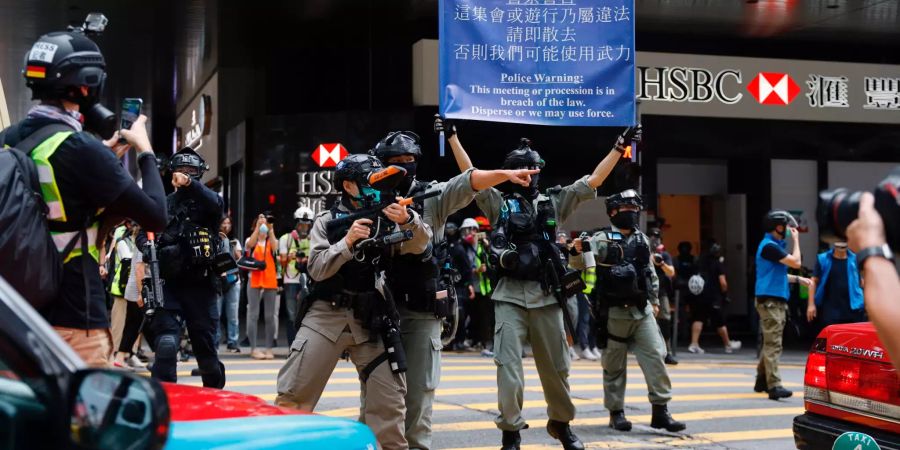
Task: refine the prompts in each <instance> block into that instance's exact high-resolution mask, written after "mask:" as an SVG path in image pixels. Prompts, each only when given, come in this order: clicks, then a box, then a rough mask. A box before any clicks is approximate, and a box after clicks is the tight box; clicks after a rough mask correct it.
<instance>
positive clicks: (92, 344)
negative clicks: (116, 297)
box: [0, 14, 166, 367]
mask: <svg viewBox="0 0 900 450" xmlns="http://www.w3.org/2000/svg"><path fill="white" fill-rule="evenodd" d="M94 18H96V19H99V18H102V21H101V22H102V23H98V22H96V21H94V20H92V19H94ZM105 23H106V18H105V17H103V16H102V15H99V14H92V15H91V16H89V20H88V22H86V23H85V25H84V27H81V28H70V31H64V32H54V33H50V34H46V35H44V36H41V37H40V38H39V39H38V41H37V42H35V44H34V45H33V46H32V48H31V50H30V51H29V52H28V54H26V55H25V67H24V68H23V69H24V70H23V71H22V73H23V74H24V77H25V82H26V85H27V86H28V87H29V88H30V89H31V92H32V98H33V99H34V100H38V104H37V105H35V106H33V107H32V108H31V109H30V110H29V111H28V114H27V116H26V117H25V119H24V120H22V121H21V122H19V123H18V124H16V125H13V126H11V127H10V128H7V129H6V130H4V131H3V132H2V134H0V148H2V147H4V146H8V147H14V148H16V149H18V150H21V151H22V152H24V153H26V154H27V155H28V157H30V159H31V160H32V161H33V166H32V167H34V166H36V167H37V169H38V172H39V173H41V174H42V175H41V177H40V191H39V194H40V195H41V196H42V197H43V200H44V203H45V204H46V206H47V210H48V212H49V213H48V214H47V219H48V224H49V230H50V234H51V236H52V238H53V243H54V244H55V247H56V250H57V251H58V252H59V256H60V258H59V261H60V262H61V263H62V265H61V269H62V271H61V275H60V278H59V279H58V280H55V281H58V282H59V285H58V286H53V287H52V288H54V290H55V291H56V292H58V294H57V295H56V296H55V298H53V299H52V300H50V301H49V302H47V303H38V301H37V299H36V298H34V292H36V291H39V290H40V289H44V288H48V286H30V285H28V284H27V282H26V284H24V285H23V284H22V282H24V281H25V278H24V277H23V276H21V275H20V274H21V273H22V272H21V271H22V270H23V269H27V268H28V267H32V266H36V267H41V270H40V271H34V270H32V272H43V273H48V271H49V270H50V268H49V267H47V266H46V265H47V264H48V262H49V261H47V260H46V259H42V258H41V255H40V254H37V253H34V252H24V253H23V252H22V251H21V249H22V245H32V244H30V243H29V242H30V241H32V240H38V239H40V240H46V239H47V238H46V236H33V235H29V233H30V232H32V231H33V230H32V229H15V228H12V229H9V228H7V229H4V230H3V235H4V236H3V237H4V238H5V239H0V250H2V251H3V253H4V254H7V255H16V254H19V255H21V258H24V260H22V259H15V258H13V259H12V262H10V263H4V264H2V265H0V267H2V269H0V273H2V275H3V277H4V278H5V279H7V280H8V281H9V282H10V283H12V284H13V286H14V287H15V288H16V289H17V290H18V291H19V292H20V293H21V294H22V295H23V296H24V297H25V298H26V299H29V301H32V302H33V304H34V305H35V307H36V308H37V309H38V310H39V311H40V312H41V313H42V314H43V315H44V317H46V318H47V320H48V321H49V322H50V324H51V325H53V327H54V329H55V330H56V331H57V333H59V335H60V336H61V337H62V338H63V340H65V341H66V342H67V343H68V344H69V345H70V346H72V348H73V349H74V350H75V352H76V353H78V355H79V356H81V358H82V359H84V360H85V362H86V363H87V364H88V365H89V366H94V367H107V366H108V364H109V356H110V352H111V350H112V349H111V346H110V334H109V326H110V323H109V315H108V313H107V309H106V296H105V294H104V287H103V281H102V280H101V278H100V268H99V265H98V261H99V259H100V256H99V252H98V245H99V244H98V242H97V239H98V234H99V229H100V224H101V223H118V222H121V220H122V219H123V218H126V217H128V218H131V219H133V220H135V221H136V222H137V223H140V224H141V225H142V226H143V227H144V228H147V229H150V230H159V229H162V228H163V227H164V226H165V222H166V211H165V193H164V190H163V186H162V180H161V179H160V176H159V171H158V170H157V167H156V158H155V157H154V155H153V148H152V147H151V145H150V139H149V137H148V136H147V130H146V122H147V118H146V117H144V116H140V118H138V119H137V120H136V121H135V122H134V123H133V124H132V126H131V128H130V129H129V130H121V131H120V133H116V131H115V128H116V120H115V119H116V118H115V115H114V114H113V113H112V112H110V111H109V110H108V109H106V108H105V107H104V106H103V105H102V104H100V98H101V96H102V95H103V86H104V84H105V81H106V62H105V60H104V58H103V55H102V54H101V52H100V49H99V48H98V46H97V44H95V43H94V41H92V40H91V39H90V38H89V37H88V35H89V34H99V33H100V32H102V31H103V27H104V26H105ZM120 136H121V137H122V138H124V139H125V140H126V143H125V144H119V143H118V141H119V137H120ZM98 137H99V138H102V139H107V140H106V141H101V140H100V139H99V138H98ZM131 147H133V148H135V149H137V151H138V157H137V165H138V167H139V168H140V171H141V175H142V177H143V188H142V187H140V186H138V185H137V184H136V183H135V182H134V180H133V179H132V177H131V175H130V174H129V173H128V171H127V170H125V168H124V167H123V166H122V164H121V163H120V162H119V160H118V158H117V156H119V155H121V154H123V153H124V152H125V151H127V150H128V149H129V148H131ZM44 175H47V177H45V176H44ZM0 197H2V196H0ZM5 200H6V199H5ZM7 245H10V246H15V247H9V248H8V247H7ZM13 248H15V249H16V250H15V252H14V251H13V250H12V249H13ZM7 250H9V251H7ZM28 258H37V260H34V261H29V260H28ZM57 287H58V289H55V288H57Z"/></svg>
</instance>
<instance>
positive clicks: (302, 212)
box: [294, 206, 315, 221]
mask: <svg viewBox="0 0 900 450" xmlns="http://www.w3.org/2000/svg"><path fill="white" fill-rule="evenodd" d="M313 217H315V214H313V211H312V210H311V209H309V207H307V206H301V207H299V208H297V210H296V211H294V218H295V219H297V220H309V221H312V220H313Z"/></svg>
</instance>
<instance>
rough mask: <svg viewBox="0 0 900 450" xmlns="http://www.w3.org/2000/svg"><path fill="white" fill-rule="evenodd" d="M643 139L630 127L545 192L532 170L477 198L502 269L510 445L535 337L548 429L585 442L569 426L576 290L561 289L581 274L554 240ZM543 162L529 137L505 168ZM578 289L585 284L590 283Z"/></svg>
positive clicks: (504, 397) (501, 380)
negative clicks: (568, 307)
mask: <svg viewBox="0 0 900 450" xmlns="http://www.w3.org/2000/svg"><path fill="white" fill-rule="evenodd" d="M639 138H640V126H639V125H638V126H637V127H635V128H629V129H628V130H627V131H626V132H625V133H623V134H622V135H621V136H619V137H618V139H617V140H616V142H615V144H614V145H613V148H612V149H611V150H610V151H609V153H607V154H606V156H605V157H604V158H603V160H602V161H601V162H600V163H599V164H598V165H597V167H596V168H595V169H594V171H593V172H592V173H591V174H589V175H586V176H584V177H582V178H580V179H579V180H577V181H575V182H574V183H572V184H570V185H568V186H565V187H556V188H552V189H549V190H548V191H547V192H546V193H545V194H542V193H541V192H540V191H539V189H538V175H532V176H531V177H530V180H529V181H530V182H529V183H528V184H527V185H525V186H522V185H518V184H513V183H504V184H501V185H500V189H499V190H498V189H495V188H491V189H486V190H484V191H482V192H479V193H478V195H477V196H476V197H475V200H476V201H477V203H478V207H479V208H481V210H482V211H483V212H484V213H485V216H487V217H488V219H489V220H490V222H491V224H493V227H494V231H493V233H491V238H490V241H491V259H492V265H494V266H495V267H497V270H498V277H499V281H498V283H497V286H496V288H495V289H494V292H493V295H492V298H493V300H494V313H495V321H496V325H495V327H494V353H495V356H494V361H495V362H496V363H497V385H498V390H497V396H498V404H499V409H500V414H499V415H498V416H497V418H496V419H495V422H496V423H497V427H498V428H499V429H500V430H501V431H502V432H503V438H502V448H503V449H505V450H513V449H518V448H520V446H521V441H522V439H521V434H520V430H522V429H523V428H525V426H526V423H525V418H524V417H522V405H523V398H524V397H523V392H524V390H525V378H524V376H523V369H522V348H523V347H524V346H525V344H526V343H529V342H530V343H531V346H532V348H533V349H534V356H535V364H536V365H537V367H538V370H540V371H541V372H542V373H543V374H545V375H546V376H542V377H541V384H542V386H543V390H544V395H545V397H546V399H547V404H548V408H547V412H548V415H549V419H550V420H549V421H548V423H547V432H548V433H549V434H550V436H552V437H554V438H556V439H559V440H560V441H561V442H562V445H563V448H565V449H566V450H580V449H583V448H584V445H583V444H582V443H581V441H580V440H579V439H578V437H577V436H576V435H575V433H573V432H572V429H571V427H570V426H569V422H570V421H572V419H574V418H575V405H574V404H573V403H572V397H571V394H570V390H569V382H568V373H569V367H570V366H571V359H570V358H569V352H568V343H567V342H566V332H565V331H564V327H566V326H567V325H565V324H566V323H567V322H570V321H569V320H567V317H564V314H565V313H566V311H563V307H564V306H565V304H564V303H565V298H566V297H568V296H569V295H574V294H575V292H563V290H562V286H563V283H561V282H560V281H561V279H562V278H563V277H568V276H570V275H575V277H578V273H577V272H574V271H573V272H572V273H571V274H570V273H569V272H567V271H566V267H565V266H566V261H561V260H560V256H559V251H558V248H557V247H556V246H555V243H554V240H553V239H555V237H556V226H557V224H559V223H562V222H564V221H565V220H566V219H567V218H568V217H569V216H570V215H571V214H572V213H573V212H575V210H576V209H577V208H578V205H579V204H581V203H582V202H585V201H587V200H590V199H592V198H596V196H597V191H596V189H597V188H598V187H599V186H600V185H601V184H602V183H603V181H604V180H605V179H606V177H607V176H609V174H610V173H611V172H612V170H613V168H614V167H615V165H616V163H617V162H618V161H619V158H620V157H621V156H622V155H623V154H624V153H625V145H626V143H628V142H631V141H632V140H633V139H639ZM542 167H544V160H543V159H542V158H541V156H540V154H538V152H537V151H535V150H533V149H532V148H531V142H530V141H529V140H528V139H522V140H521V141H520V145H519V147H518V148H516V149H514V150H512V151H510V152H509V153H508V154H507V155H506V159H505V160H504V162H503V168H504V169H540V168H542ZM548 266H549V267H548ZM548 277H550V279H548ZM552 281H555V284H551V282H552ZM567 281H569V280H568V279H567ZM578 281H581V280H580V279H579V280H578ZM566 284H569V283H566ZM578 287H579V289H583V288H584V283H580V284H578ZM567 290H568V289H567ZM570 328H571V327H570ZM570 331H571V332H574V331H575V330H570Z"/></svg>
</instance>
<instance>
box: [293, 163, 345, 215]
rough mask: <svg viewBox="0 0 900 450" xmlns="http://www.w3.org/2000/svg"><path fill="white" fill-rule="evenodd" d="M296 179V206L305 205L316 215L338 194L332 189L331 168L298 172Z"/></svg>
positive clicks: (332, 172)
mask: <svg viewBox="0 0 900 450" xmlns="http://www.w3.org/2000/svg"><path fill="white" fill-rule="evenodd" d="M297 181H298V186H299V188H298V190H297V196H298V199H297V206H298V207H299V206H306V207H308V208H309V209H311V210H313V213H315V214H317V215H318V214H319V213H320V212H322V211H324V210H325V209H327V208H328V206H329V205H330V204H331V202H332V201H334V199H335V198H336V197H337V196H338V195H339V194H340V193H339V192H338V191H337V190H335V189H334V171H333V170H317V171H310V172H298V173H297Z"/></svg>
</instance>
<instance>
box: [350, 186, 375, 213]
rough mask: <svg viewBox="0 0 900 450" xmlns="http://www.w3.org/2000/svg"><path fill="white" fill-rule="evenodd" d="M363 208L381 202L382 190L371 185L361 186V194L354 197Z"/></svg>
mask: <svg viewBox="0 0 900 450" xmlns="http://www.w3.org/2000/svg"><path fill="white" fill-rule="evenodd" d="M353 200H355V201H356V202H358V203H359V204H360V206H361V207H362V208H368V207H371V206H374V205H376V204H378V203H381V191H379V190H378V189H375V188H373V187H371V186H360V188H359V195H357V196H355V197H353Z"/></svg>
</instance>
